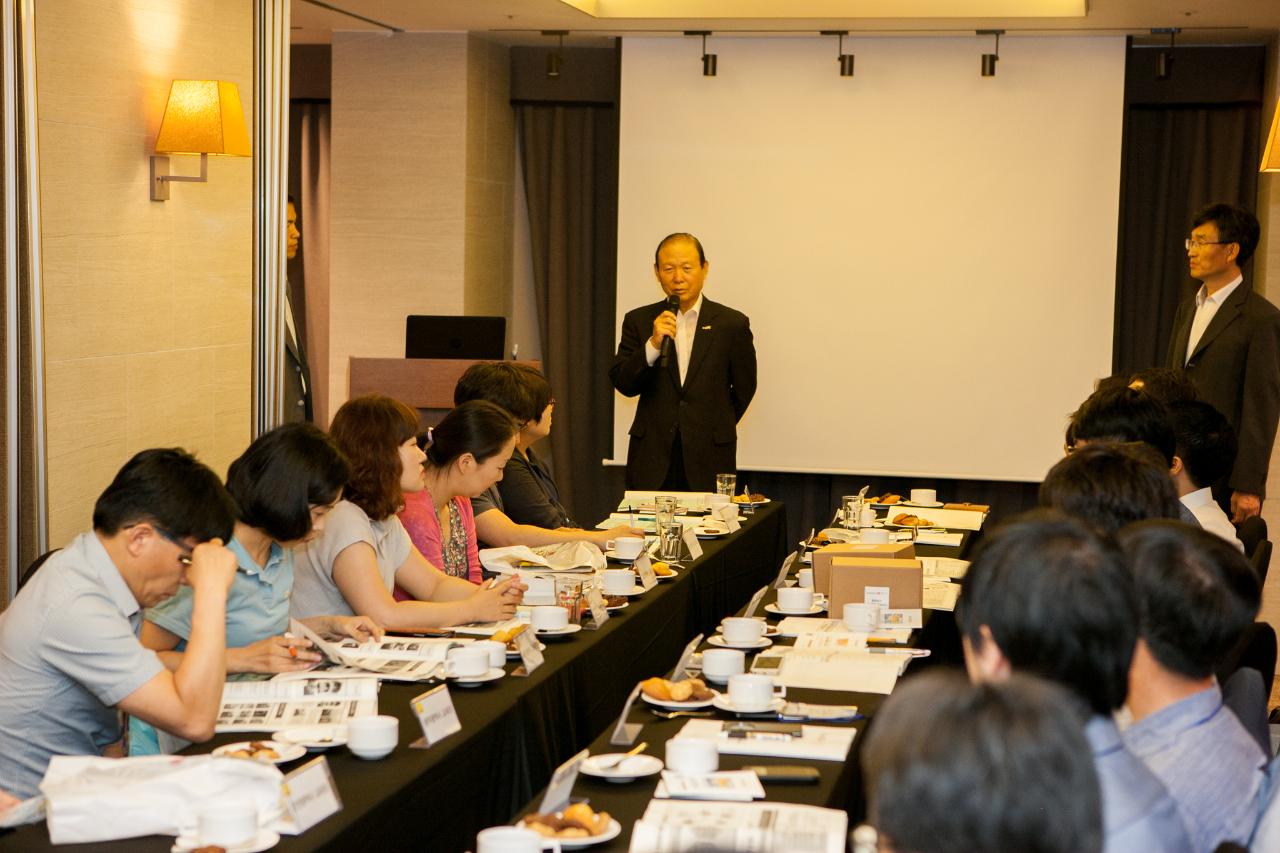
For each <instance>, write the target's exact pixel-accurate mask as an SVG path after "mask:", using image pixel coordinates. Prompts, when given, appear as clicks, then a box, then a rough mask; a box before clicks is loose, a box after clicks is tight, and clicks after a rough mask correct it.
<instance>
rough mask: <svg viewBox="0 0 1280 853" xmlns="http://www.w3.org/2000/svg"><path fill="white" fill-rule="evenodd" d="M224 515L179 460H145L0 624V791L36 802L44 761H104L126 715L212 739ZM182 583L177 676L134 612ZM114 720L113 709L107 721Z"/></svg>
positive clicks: (218, 487)
mask: <svg viewBox="0 0 1280 853" xmlns="http://www.w3.org/2000/svg"><path fill="white" fill-rule="evenodd" d="M235 517H236V511H235V505H234V503H233V502H232V500H231V498H230V496H229V495H228V494H227V492H226V490H225V489H224V488H223V487H222V482H221V481H220V480H219V479H218V475H217V474H214V473H213V472H212V471H210V470H209V469H208V468H207V467H205V466H204V465H202V464H201V463H200V462H198V461H196V459H195V458H194V457H193V456H191V455H190V454H188V453H185V452H183V451H181V450H176V449H172V450H144V451H142V452H141V453H139V454H137V455H136V456H134V457H133V458H132V459H130V460H129V462H128V463H126V464H125V466H124V467H123V468H121V469H120V472H119V473H118V474H116V477H115V479H114V480H113V481H112V482H111V485H109V486H107V489H106V491H104V492H103V493H102V495H101V496H100V497H99V498H98V501H97V503H96V504H95V505H94V508H93V530H92V531H91V532H88V533H82V534H80V535H79V536H77V537H76V538H75V539H74V540H72V541H71V544H69V545H67V546H66V547H65V548H63V549H62V550H60V551H58V552H57V553H55V554H54V555H53V556H52V557H50V558H49V559H48V561H46V562H45V564H44V565H43V566H41V568H40V570H39V571H38V572H36V573H35V575H34V576H32V578H31V580H30V581H29V582H28V583H27V585H26V586H24V587H23V589H22V591H21V592H20V593H18V595H17V597H16V598H14V600H13V602H12V603H11V604H10V605H9V607H8V609H6V610H5V611H4V612H3V613H0V790H3V791H7V792H9V793H10V794H13V795H15V796H18V797H22V798H27V797H31V796H34V795H35V794H36V793H37V788H38V785H39V784H40V780H41V779H42V778H43V776H44V773H45V769H46V768H47V766H48V764H49V760H50V758H52V757H53V756H55V755H99V754H103V753H104V752H105V751H107V750H108V748H109V747H111V746H112V745H113V744H115V743H116V742H117V741H118V740H119V739H120V735H121V727H120V714H119V711H124V712H125V713H127V714H131V715H133V716H135V717H138V718H139V719H142V720H145V721H146V722H148V723H151V724H152V725H153V726H156V727H157V728H160V729H164V730H165V731H168V732H172V733H173V734H176V735H178V736H180V737H183V738H186V739H187V740H195V741H201V740H208V739H209V738H210V737H212V736H213V727H214V721H215V720H216V719H217V715H218V707H219V703H220V702H221V699H222V685H223V682H224V681H225V680H226V649H225V634H226V628H225V624H226V603H227V590H228V588H229V587H230V586H231V581H232V579H233V578H234V577H235V573H236V558H235V555H234V554H232V553H231V552H230V551H229V550H228V549H227V548H225V547H223V545H222V542H223V541H224V540H226V539H229V538H230V536H231V530H232V526H233V524H234V522H235ZM184 583H185V584H187V585H189V586H190V587H191V588H192V591H193V592H194V605H193V609H192V624H191V638H190V641H189V643H188V645H187V649H186V655H185V656H184V657H183V660H182V663H181V664H180V665H179V666H178V668H177V670H176V671H173V672H170V671H169V670H167V669H166V668H165V666H164V664H163V663H161V662H160V659H159V658H158V657H157V656H156V653H155V652H153V651H150V650H149V649H145V648H143V646H142V644H141V643H139V642H138V636H137V635H138V630H139V628H140V627H141V624H142V610H143V608H145V607H149V606H151V605H154V604H158V603H159V602H161V601H163V600H164V599H166V598H168V597H169V596H171V595H173V594H174V593H176V592H177V591H178V587H179V586H180V585H182V584H184ZM117 709H118V710H117Z"/></svg>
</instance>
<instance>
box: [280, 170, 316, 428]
mask: <svg viewBox="0 0 1280 853" xmlns="http://www.w3.org/2000/svg"><path fill="white" fill-rule="evenodd" d="M285 210H286V212H287V215H286V217H285V224H284V238H285V244H284V246H285V257H286V258H287V259H288V260H290V261H291V260H293V259H294V258H296V257H297V256H298V239H299V238H300V237H301V236H302V232H300V231H299V230H298V205H297V204H295V203H294V201H293V196H290V197H289V206H288V207H287V208H285ZM296 319H297V318H296V317H295V315H294V313H293V288H292V287H290V285H289V280H288V279H285V283H284V421H285V423H292V422H294V421H309V420H311V370H310V368H308V366H307V350H306V347H305V346H304V344H303V340H302V339H303V334H302V329H299V328H298V324H297V322H296Z"/></svg>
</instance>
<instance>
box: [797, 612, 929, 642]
mask: <svg viewBox="0 0 1280 853" xmlns="http://www.w3.org/2000/svg"><path fill="white" fill-rule="evenodd" d="M778 633H779V634H780V635H782V636H783V637H796V638H797V639H798V638H800V637H803V636H804V635H806V634H824V633H831V634H849V633H852V632H851V631H850V630H849V626H848V625H846V624H845V623H844V620H842V619H814V618H812V617H809V616H788V617H787V618H786V619H783V620H782V621H781V622H779V623H778ZM863 636H865V637H866V639H868V640H870V641H872V642H877V643H905V642H907V641H909V640H910V639H911V629H910V628H878V629H876V630H875V631H873V632H872V633H870V634H866V635H863ZM796 645H799V642H797V643H796Z"/></svg>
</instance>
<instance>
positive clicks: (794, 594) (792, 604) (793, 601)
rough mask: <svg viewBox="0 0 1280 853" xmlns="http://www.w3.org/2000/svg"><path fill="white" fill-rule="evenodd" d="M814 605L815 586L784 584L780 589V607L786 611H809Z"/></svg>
mask: <svg viewBox="0 0 1280 853" xmlns="http://www.w3.org/2000/svg"><path fill="white" fill-rule="evenodd" d="M811 607H813V588H812V587H809V588H808V589H806V588H804V587H801V586H784V587H782V588H781V589H779V590H778V609H779V610H781V611H783V612H784V613H808V612H809V609H810V608H811Z"/></svg>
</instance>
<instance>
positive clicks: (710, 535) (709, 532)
mask: <svg viewBox="0 0 1280 853" xmlns="http://www.w3.org/2000/svg"><path fill="white" fill-rule="evenodd" d="M693 532H694V534H695V535H696V536H697V537H698V538H699V539H720V538H721V537H724V536H728V535H729V528H727V527H703V526H701V525H699V526H698V527H695V528H693Z"/></svg>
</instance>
